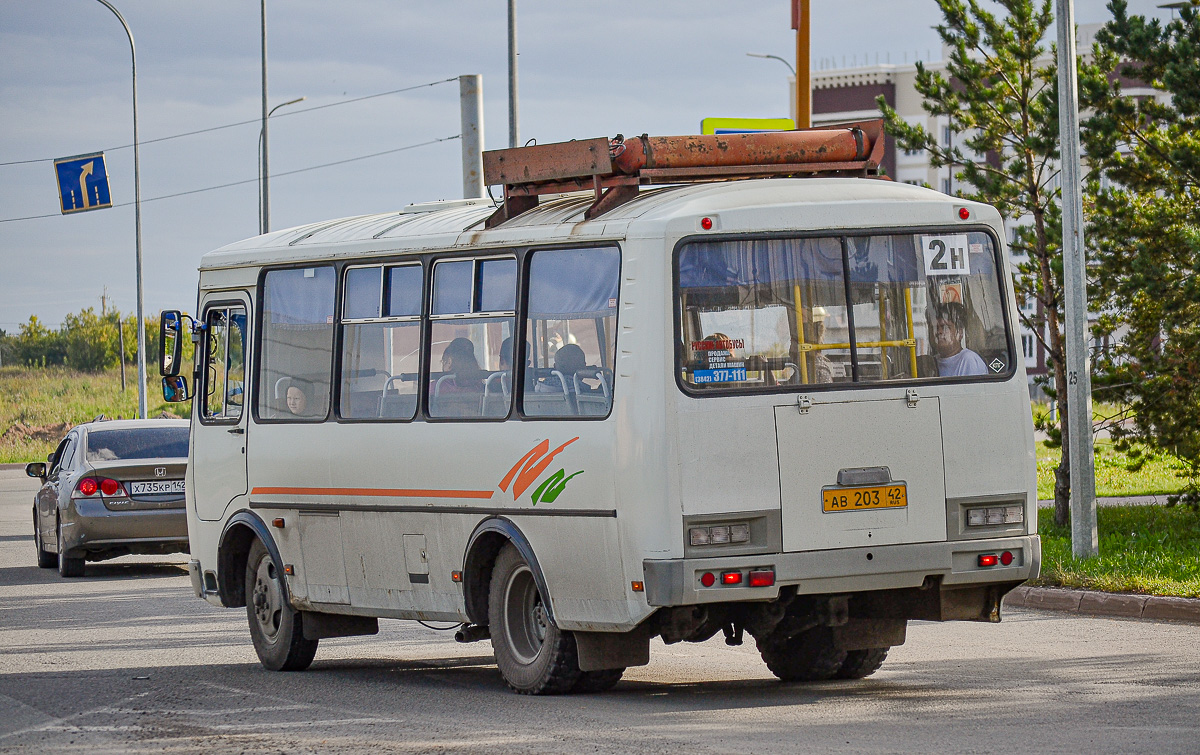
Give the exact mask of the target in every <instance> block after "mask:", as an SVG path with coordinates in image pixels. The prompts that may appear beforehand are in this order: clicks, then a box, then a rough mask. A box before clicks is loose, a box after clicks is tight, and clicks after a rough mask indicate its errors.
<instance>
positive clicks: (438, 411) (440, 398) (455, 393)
mask: <svg viewBox="0 0 1200 755" xmlns="http://www.w3.org/2000/svg"><path fill="white" fill-rule="evenodd" d="M474 383H478V390H474V389H475V387H476V386H475V385H474ZM429 406H430V409H431V410H432V412H433V415H434V416H435V417H481V416H483V381H475V380H468V381H467V383H466V385H459V384H458V381H457V380H456V376H454V375H442V376H441V377H440V378H438V379H437V382H436V383H434V384H433V396H432V397H431V398H430V400H429Z"/></svg>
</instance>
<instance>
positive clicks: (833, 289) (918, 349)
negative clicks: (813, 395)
mask: <svg viewBox="0 0 1200 755" xmlns="http://www.w3.org/2000/svg"><path fill="white" fill-rule="evenodd" d="M997 271H998V263H997V254H996V247H995V244H994V243H993V241H992V239H991V237H990V236H989V235H988V234H986V233H981V232H968V233H962V232H957V233H954V232H938V231H930V232H922V233H904V234H877V235H859V236H827V237H812V238H786V239H744V240H741V239H739V240H715V241H698V242H691V243H688V244H685V245H684V246H683V247H681V248H680V251H679V257H678V281H679V295H680V301H679V311H680V319H681V324H682V328H681V333H680V335H681V339H680V343H679V346H678V351H679V354H680V360H679V369H680V374H681V378H682V380H683V382H684V384H685V385H686V386H687V387H688V388H689V389H695V390H700V391H706V390H707V391H711V390H714V389H716V390H725V391H728V390H763V389H771V388H775V387H783V386H802V385H803V386H819V385H821V384H837V383H868V382H879V381H901V380H903V381H911V380H925V379H955V380H970V379H980V378H987V377H996V376H1005V375H1009V374H1011V372H1012V369H1013V357H1012V354H1011V351H1010V347H1009V343H1010V339H1009V336H1008V332H1007V328H1006V325H1005V317H1004V307H1003V296H1002V292H1001V288H1000V281H999V276H998V272H997Z"/></svg>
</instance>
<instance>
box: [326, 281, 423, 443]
mask: <svg viewBox="0 0 1200 755" xmlns="http://www.w3.org/2000/svg"><path fill="white" fill-rule="evenodd" d="M423 277H424V276H423V274H422V271H421V266H420V265H419V264H416V265H412V264H410V265H397V266H394V267H384V266H382V265H372V266H369V267H352V268H348V269H347V270H346V277H345V282H344V285H343V286H342V367H341V390H340V396H341V398H340V406H339V409H338V410H339V414H340V415H341V416H342V417H344V418H347V419H401V420H411V419H412V418H413V417H414V416H415V415H416V413H417V395H418V387H419V385H420V383H419V377H420V353H421V299H422V293H423V286H424V283H423Z"/></svg>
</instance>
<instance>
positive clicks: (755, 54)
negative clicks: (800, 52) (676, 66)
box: [746, 52, 796, 76]
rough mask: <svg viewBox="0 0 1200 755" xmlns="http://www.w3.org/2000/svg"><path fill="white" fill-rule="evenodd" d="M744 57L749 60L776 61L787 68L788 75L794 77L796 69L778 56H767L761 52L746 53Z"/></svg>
mask: <svg viewBox="0 0 1200 755" xmlns="http://www.w3.org/2000/svg"><path fill="white" fill-rule="evenodd" d="M746 55H747V56H749V57H751V58H766V59H768V60H778V61H779V62H780V63H783V64H784V65H785V66H787V69H788V72H789V73H791V74H792V75H793V76H795V75H796V68H795V67H794V66H793V65H792V64H791V63H789V62H788V59H787V58H781V57H779V56H778V55H767V54H766V53H762V52H748V53H746Z"/></svg>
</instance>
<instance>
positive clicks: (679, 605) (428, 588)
mask: <svg viewBox="0 0 1200 755" xmlns="http://www.w3.org/2000/svg"><path fill="white" fill-rule="evenodd" d="M882 142H883V138H882V130H881V126H880V124H879V123H878V122H864V123H858V124H848V125H843V126H838V127H826V128H820V129H812V130H805V131H796V132H785V133H779V134H730V135H721V136H695V137H648V136H641V137H636V138H629V139H626V138H623V137H620V136H618V137H617V138H615V139H603V138H602V139H593V140H583V141H573V142H568V143H563V144H548V145H540V146H533V147H525V148H517V149H509V150H499V151H495V152H488V153H485V171H486V176H487V183H488V184H489V185H491V186H501V185H502V186H503V192H504V195H503V199H502V201H498V202H493V201H488V200H460V201H443V202H432V203H427V204H416V205H411V206H408V207H406V208H404V209H403V210H400V211H398V212H390V213H383V214H377V215H367V216H361V217H352V218H345V219H341V220H332V221H328V222H319V223H312V224H309V225H304V226H300V227H296V228H291V229H288V230H282V231H275V232H272V233H269V234H266V235H263V236H259V237H257V238H252V239H249V240H246V241H242V242H238V243H234V244H231V245H229V246H226V247H223V248H221V249H218V250H216V251H214V252H212V253H210V254H207V255H205V256H204V258H203V260H202V263H201V267H200V283H199V298H198V302H197V309H196V314H195V315H194V317H192V316H189V315H184V314H182V313H180V312H178V311H170V312H165V313H164V314H163V320H162V331H163V333H162V334H163V338H162V339H161V343H162V344H163V353H162V354H161V361H162V365H161V367H162V372H163V374H164V378H163V384H164V395H166V396H167V397H168V398H169V399H173V400H191V401H193V411H192V420H191V446H190V448H191V452H190V458H189V464H188V469H187V479H186V496H187V518H188V533H189V537H190V543H191V560H190V562H189V564H188V570H189V573H190V576H191V584H192V587H193V589H194V591H195V594H196V595H197V597H201V598H203V599H205V600H207V601H209V602H211V603H213V604H216V605H219V606H226V607H231V608H237V607H244V608H245V609H246V612H247V617H248V622H249V627H250V636H251V639H252V641H253V644H254V647H255V650H256V651H257V654H258V656H259V658H260V660H261V662H262V663H263V665H264V666H266V667H267V668H270V669H276V670H297V669H303V668H305V667H307V666H308V665H309V664H310V663H311V662H312V660H313V658H314V654H315V652H316V650H317V646H318V643H319V641H320V640H321V639H324V638H329V637H342V636H353V635H369V634H374V633H376V632H377V631H378V620H379V619H380V618H385V619H387V618H390V619H409V620H422V621H431V620H437V621H450V622H456V623H459V624H461V627H460V628H459V630H458V632H457V635H456V639H458V640H459V641H461V642H473V641H483V640H490V641H491V644H492V647H493V649H494V652H495V657H496V663H497V666H498V667H499V671H500V673H501V675H502V676H503V678H504V680H505V681H506V682H507V684H508V685H509V686H510V687H511V688H512V689H513V690H515V691H517V692H521V693H531V694H553V693H566V692H571V691H597V690H604V689H607V688H610V687H612V686H613V685H615V684H616V683H617V682H618V680H619V679H620V678H621V675H622V673H623V672H624V670H625V669H626V668H628V667H631V666H638V665H644V664H646V663H648V662H649V658H650V648H651V640H652V639H653V638H656V637H657V638H660V639H661V641H662V642H664V643H668V644H669V643H675V642H680V641H690V642H702V641H705V640H708V639H710V638H712V637H714V636H716V635H722V636H723V637H724V639H725V641H726V642H728V643H730V644H740V643H742V642H743V641H744V638H745V635H746V634H749V635H750V637H751V638H752V639H753V641H754V642H755V643H756V646H757V649H758V650H759V651H760V652H761V655H762V657H763V659H764V661H765V662H766V665H767V667H768V668H769V669H770V670H771V671H772V672H773V673H774V674H775V675H777V676H778V677H779V678H781V679H783V680H790V681H796V680H800V681H803V680H821V679H832V678H842V679H853V678H861V677H864V676H866V675H868V674H871V673H873V672H874V671H875V670H876V669H878V668H879V667H880V664H882V663H883V661H884V659H885V657H886V655H887V652H888V649H889V648H891V647H893V646H896V645H899V644H901V643H903V642H904V641H905V638H906V627H907V622H908V621H910V620H914V619H919V620H932V621H948V620H965V621H982V622H996V621H999V620H1000V604H1001V598H1002V597H1003V595H1004V594H1005V592H1006V591H1008V590H1010V589H1012V588H1013V587H1014V586H1016V585H1018V584H1020V583H1021V582H1023V581H1024V580H1026V579H1028V578H1030V577H1032V576H1036V575H1037V573H1038V568H1039V561H1040V544H1039V540H1038V536H1037V534H1036V515H1035V511H1036V510H1035V506H1036V495H1035V483H1034V456H1033V428H1032V424H1031V419H1030V414H1029V405H1028V394H1027V389H1026V377H1025V372H1024V366H1023V363H1022V360H1021V359H1020V358H1019V353H1018V351H1017V350H1016V348H1015V345H1014V334H1015V333H1016V332H1017V321H1016V311H1017V307H1016V303H1015V300H1014V296H1013V287H1012V281H1011V276H1010V274H1009V264H1010V263H1009V259H1008V252H1007V249H1006V247H1005V243H1004V233H1003V226H1002V223H1001V218H1000V215H999V214H998V213H997V212H996V210H994V209H993V208H991V207H988V206H985V205H982V204H977V203H974V202H970V201H965V200H962V199H959V198H955V197H950V196H946V195H943V194H940V193H937V192H935V191H932V190H929V189H925V188H920V187H915V186H908V185H904V184H898V183H894V182H891V181H889V180H886V179H884V178H883V177H881V176H878V175H877V167H878V165H879V158H880V156H881V154H882ZM189 320H190V323H189V322H188V321H189ZM189 335H190V337H191V338H192V339H193V340H194V341H195V342H196V343H197V345H198V346H199V348H197V349H196V352H195V353H196V355H197V357H196V361H195V365H194V371H193V372H192V373H191V384H190V385H189V382H188V379H187V376H185V375H181V374H180V364H179V346H180V343H181V340H182V339H183V338H186V337H189ZM189 394H194V395H189Z"/></svg>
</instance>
